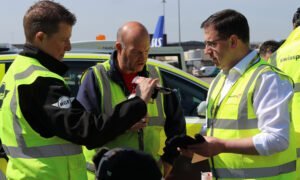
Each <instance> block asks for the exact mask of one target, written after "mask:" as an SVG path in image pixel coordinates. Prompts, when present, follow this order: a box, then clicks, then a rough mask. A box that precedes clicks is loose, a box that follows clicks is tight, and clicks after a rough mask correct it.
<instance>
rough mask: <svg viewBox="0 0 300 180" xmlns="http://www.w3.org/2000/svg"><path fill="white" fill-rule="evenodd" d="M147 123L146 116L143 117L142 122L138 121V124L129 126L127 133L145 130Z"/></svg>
mask: <svg viewBox="0 0 300 180" xmlns="http://www.w3.org/2000/svg"><path fill="white" fill-rule="evenodd" d="M147 122H148V116H146V117H144V118H143V119H142V120H140V121H139V122H137V123H135V124H134V125H133V126H131V128H130V129H129V131H133V132H137V131H138V130H139V129H143V128H145V127H146V126H147Z"/></svg>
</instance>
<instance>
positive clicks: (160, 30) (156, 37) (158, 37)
mask: <svg viewBox="0 0 300 180" xmlns="http://www.w3.org/2000/svg"><path fill="white" fill-rule="evenodd" d="M164 21H165V20H164V16H159V18H158V21H157V24H156V28H155V32H154V34H153V37H152V40H151V47H161V46H162V45H163V35H164Z"/></svg>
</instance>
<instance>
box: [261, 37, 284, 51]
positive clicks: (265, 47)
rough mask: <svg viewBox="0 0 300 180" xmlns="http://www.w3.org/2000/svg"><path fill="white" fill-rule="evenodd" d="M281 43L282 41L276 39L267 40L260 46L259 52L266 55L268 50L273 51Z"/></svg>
mask: <svg viewBox="0 0 300 180" xmlns="http://www.w3.org/2000/svg"><path fill="white" fill-rule="evenodd" d="M280 45H281V43H280V42H277V41H274V40H269V41H265V42H263V43H262V44H261V45H260V47H259V54H260V55H265V54H266V53H268V52H269V53H273V52H275V51H276V50H277V49H278V48H279V47H280Z"/></svg>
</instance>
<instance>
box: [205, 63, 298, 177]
mask: <svg viewBox="0 0 300 180" xmlns="http://www.w3.org/2000/svg"><path fill="white" fill-rule="evenodd" d="M256 58H257V57H256ZM256 58H255V59H256ZM256 61H257V60H256ZM254 62H255V61H254V59H253V62H252V63H250V67H248V69H247V70H246V72H245V73H244V74H243V75H242V76H241V77H240V78H239V79H238V80H237V81H236V83H235V84H234V85H233V86H232V87H231V89H230V90H229V92H228V94H227V95H226V96H225V97H224V99H223V100H222V101H221V102H220V104H219V98H220V92H221V89H222V86H223V83H224V82H225V75H223V74H221V73H220V74H219V75H218V76H217V77H216V79H215V80H214V81H213V82H212V84H211V87H210V88H211V90H210V92H209V95H208V97H209V99H208V110H207V116H208V117H207V118H208V132H207V134H208V136H214V137H217V138H220V139H225V140H227V139H228V140H229V139H239V138H247V137H252V136H254V135H256V134H258V133H260V130H259V129H258V119H257V116H256V114H255V112H254V110H253V100H252V98H253V95H254V92H255V89H256V88H258V85H259V83H260V82H259V81H258V80H257V79H258V77H259V76H260V75H261V74H262V73H264V72H269V71H275V72H277V73H278V74H279V76H280V77H281V78H287V77H286V76H284V74H282V73H281V72H279V71H277V70H275V69H274V67H271V66H270V65H268V64H267V63H266V62H264V61H262V60H259V61H258V62H257V63H254ZM292 129H293V126H292V123H291V127H290V138H289V147H288V149H286V150H284V151H282V152H279V153H275V154H273V155H269V156H259V155H246V154H235V153H220V154H218V155H216V156H214V157H212V158H211V159H210V163H211V166H212V168H213V172H214V173H215V175H216V176H217V177H219V178H220V179H223V178H224V179H226V178H228V179H234V178H238V179H295V176H296V173H295V170H296V152H295V140H294V133H293V130H292Z"/></svg>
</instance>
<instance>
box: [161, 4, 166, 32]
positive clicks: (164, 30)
mask: <svg viewBox="0 0 300 180" xmlns="http://www.w3.org/2000/svg"><path fill="white" fill-rule="evenodd" d="M162 3H163V16H164V24H163V27H164V32H163V34H165V29H166V27H165V20H166V17H165V4H166V0H162Z"/></svg>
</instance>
